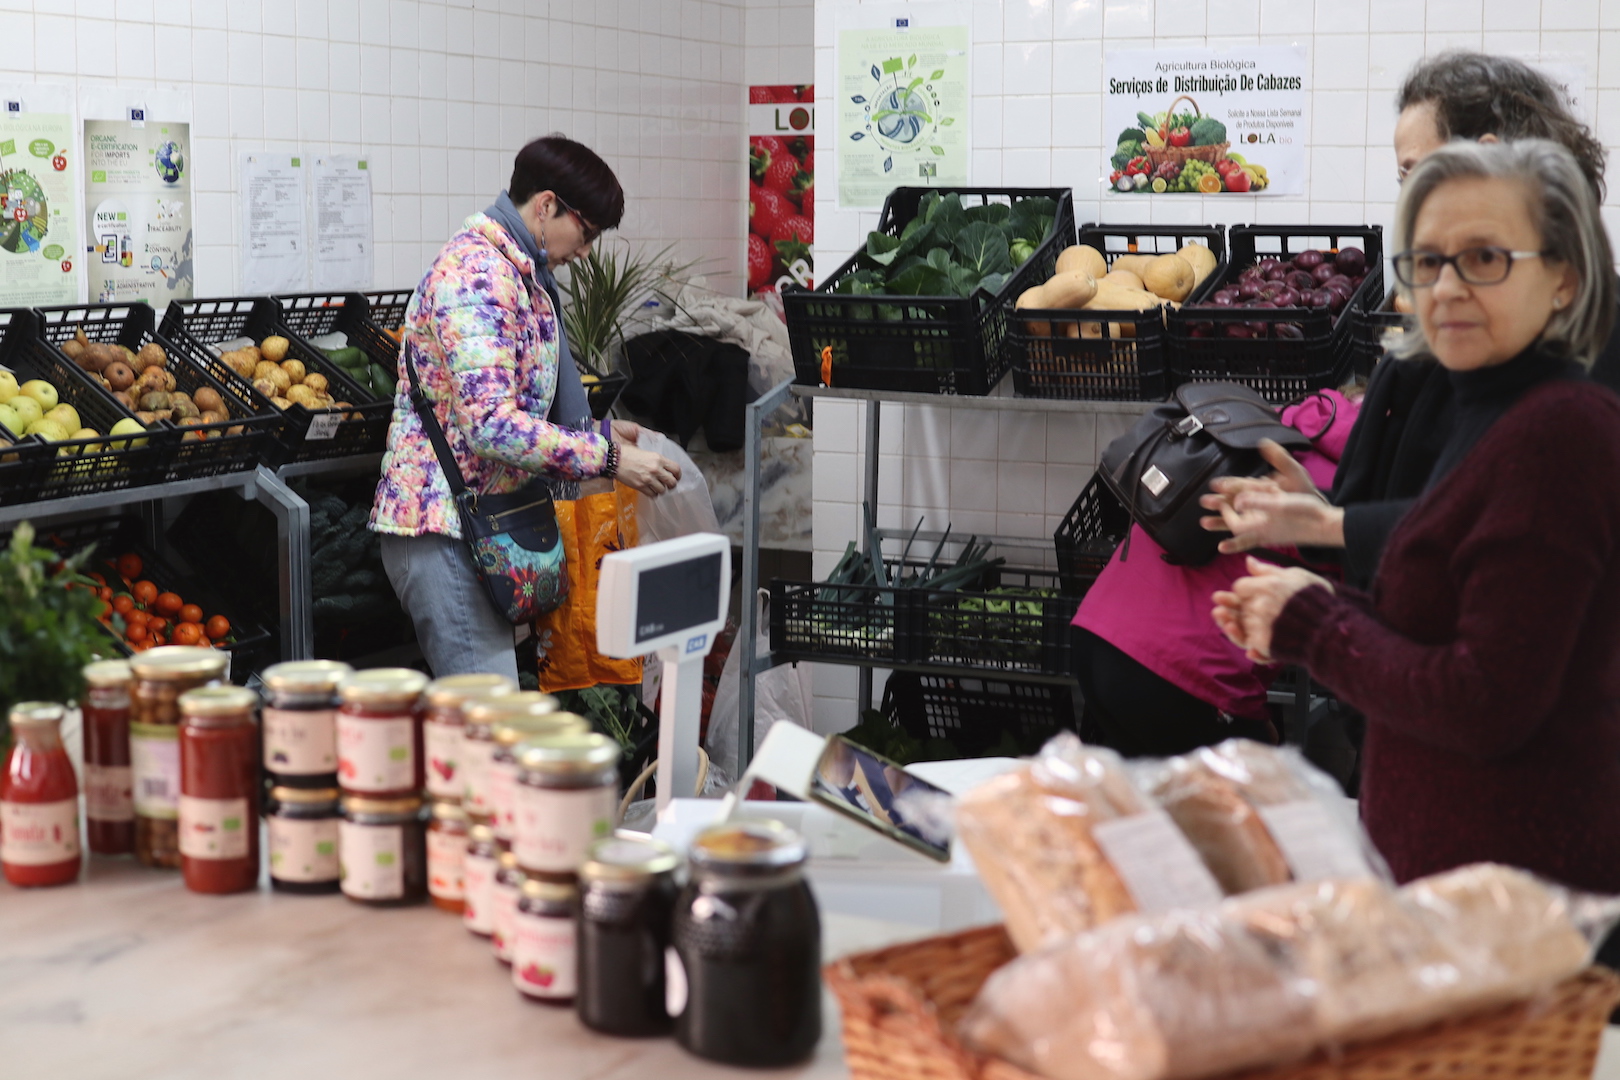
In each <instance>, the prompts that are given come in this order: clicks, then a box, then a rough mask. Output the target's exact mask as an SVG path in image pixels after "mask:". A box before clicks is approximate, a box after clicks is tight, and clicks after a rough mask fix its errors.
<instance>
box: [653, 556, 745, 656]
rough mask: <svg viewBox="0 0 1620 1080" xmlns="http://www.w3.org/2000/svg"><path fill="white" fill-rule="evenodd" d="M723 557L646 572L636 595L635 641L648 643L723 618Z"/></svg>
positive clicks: (684, 562) (690, 560) (700, 559)
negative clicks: (721, 608) (653, 639)
mask: <svg viewBox="0 0 1620 1080" xmlns="http://www.w3.org/2000/svg"><path fill="white" fill-rule="evenodd" d="M720 569H721V567H720V553H719V552H715V553H714V554H713V555H705V556H702V557H700V558H696V559H686V560H683V561H681V562H678V563H671V564H670V565H668V566H660V567H657V568H656V569H652V570H643V571H642V572H641V574H640V581H639V588H638V590H637V594H636V641H637V642H638V643H639V642H643V641H649V640H651V639H652V638H656V637H662V636H663V635H665V634H674V633H678V632H680V631H682V630H685V629H687V628H688V627H691V626H702V625H703V624H704V623H712V622H714V621H715V620H716V619H718V618H720V603H721V599H722V598H723V596H724V595H725V588H724V584H723V583H722V582H721V580H720Z"/></svg>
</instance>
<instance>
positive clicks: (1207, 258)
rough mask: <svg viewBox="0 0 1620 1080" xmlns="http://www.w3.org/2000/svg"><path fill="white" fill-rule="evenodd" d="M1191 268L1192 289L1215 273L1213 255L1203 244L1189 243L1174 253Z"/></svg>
mask: <svg viewBox="0 0 1620 1080" xmlns="http://www.w3.org/2000/svg"><path fill="white" fill-rule="evenodd" d="M1176 254H1177V255H1180V256H1181V257H1182V258H1183V259H1186V260H1187V262H1188V264H1189V265H1190V266H1191V267H1192V268H1193V288H1195V289H1196V288H1198V286H1200V285H1202V284H1203V283H1204V279H1205V278H1207V277H1209V275H1211V274H1213V273H1214V272H1215V253H1214V252H1213V251H1211V250H1209V248H1208V247H1206V246H1205V245H1203V244H1198V243H1189V244H1185V245H1183V246H1182V248H1181V250H1180V251H1178V252H1176Z"/></svg>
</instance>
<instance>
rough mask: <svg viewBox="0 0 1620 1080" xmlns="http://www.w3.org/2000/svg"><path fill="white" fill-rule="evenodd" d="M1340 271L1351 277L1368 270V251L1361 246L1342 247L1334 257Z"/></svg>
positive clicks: (1334, 262)
mask: <svg viewBox="0 0 1620 1080" xmlns="http://www.w3.org/2000/svg"><path fill="white" fill-rule="evenodd" d="M1333 264H1334V265H1335V266H1337V267H1338V268H1339V271H1340V273H1343V274H1346V275H1348V276H1350V277H1355V276H1356V275H1358V274H1365V273H1366V272H1367V253H1366V252H1365V251H1362V250H1361V249H1360V248H1342V249H1341V250H1340V251H1339V254H1338V255H1336V256H1335V257H1334V259H1333Z"/></svg>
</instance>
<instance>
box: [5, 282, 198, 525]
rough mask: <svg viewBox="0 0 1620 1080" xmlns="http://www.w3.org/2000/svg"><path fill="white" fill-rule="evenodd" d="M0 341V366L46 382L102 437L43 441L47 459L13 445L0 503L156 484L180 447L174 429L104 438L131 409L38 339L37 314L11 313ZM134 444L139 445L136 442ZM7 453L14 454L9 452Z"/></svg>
mask: <svg viewBox="0 0 1620 1080" xmlns="http://www.w3.org/2000/svg"><path fill="white" fill-rule="evenodd" d="M9 314H10V318H9V320H8V322H7V325H6V328H5V336H4V337H3V338H0V366H4V367H6V368H9V369H10V370H11V371H12V372H13V373H14V374H15V375H16V377H17V381H18V382H19V383H23V382H27V381H28V380H30V379H44V380H45V381H46V382H49V383H50V384H51V385H52V386H54V387H56V391H57V398H58V400H59V401H62V402H66V403H67V404H69V405H72V406H73V408H74V409H75V410H76V411H77V412H78V414H79V421H80V423H81V424H83V425H84V426H85V427H89V428H93V429H95V430H96V431H98V432H100V433H101V434H100V435H99V436H97V437H96V438H93V439H90V438H87V439H68V440H64V441H61V442H53V443H43V446H44V453H45V455H46V456H45V458H44V459H43V460H42V459H41V458H40V457H38V456H36V455H37V454H39V451H37V450H31V449H29V448H27V447H26V446H23V445H21V444H19V447H18V449H17V450H16V451H15V457H16V460H14V461H3V460H0V505H8V506H9V505H15V504H18V503H31V502H43V501H45V500H48V499H64V498H68V497H70V496H74V495H96V494H100V493H102V492H106V491H120V490H123V489H125V488H132V487H142V486H144V485H147V484H156V483H160V482H162V480H163V479H164V477H165V476H166V475H167V470H168V467H169V463H170V462H171V461H172V460H173V459H174V454H175V451H176V449H177V448H178V447H179V445H180V432H179V430H178V429H177V428H175V427H173V426H171V425H168V424H164V423H157V424H153V425H150V426H149V427H148V428H147V430H146V433H145V434H144V435H131V436H128V437H123V438H115V439H110V438H107V436H108V435H109V434H110V433H111V431H112V427H113V425H114V424H116V423H117V422H118V421H120V420H124V419H131V420H133V419H134V414H133V413H131V412H130V411H129V410H127V409H125V408H124V407H123V406H122V405H120V404H119V403H118V402H117V401H116V400H115V399H114V398H113V396H112V394H111V393H110V392H108V391H107V390H104V389H103V388H102V387H101V386H100V385H98V384H97V383H96V382H95V381H93V380H92V379H91V378H90V376H89V375H88V374H87V373H86V372H84V371H82V370H80V368H79V366H78V365H77V364H74V363H72V362H71V361H69V360H68V359H67V357H65V356H63V355H62V354H61V353H60V352H58V351H57V350H56V348H55V347H54V346H53V345H51V344H50V343H49V342H47V341H46V340H45V339H44V337H42V336H41V334H40V330H39V326H40V318H39V316H38V315H37V314H36V313H34V312H31V311H13V312H10V313H9ZM137 444H140V445H137ZM4 456H5V457H12V456H13V452H11V451H8V452H7V454H6V455H4Z"/></svg>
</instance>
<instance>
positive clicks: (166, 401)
mask: <svg viewBox="0 0 1620 1080" xmlns="http://www.w3.org/2000/svg"><path fill="white" fill-rule="evenodd" d="M173 405H174V401H173V399H172V398H170V396H169V395H168V393H166V392H165V391H162V390H151V391H148V392H147V393H144V394H142V395H141V411H142V412H153V413H155V412H158V411H160V410H162V409H168V408H172V407H173Z"/></svg>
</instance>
